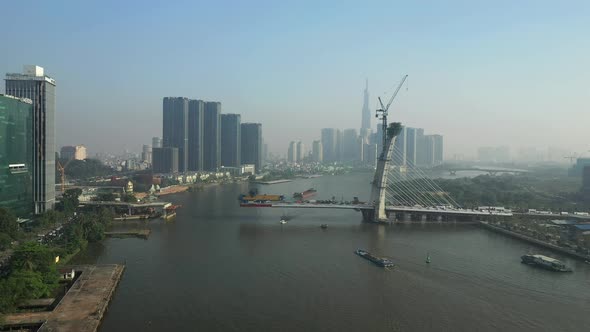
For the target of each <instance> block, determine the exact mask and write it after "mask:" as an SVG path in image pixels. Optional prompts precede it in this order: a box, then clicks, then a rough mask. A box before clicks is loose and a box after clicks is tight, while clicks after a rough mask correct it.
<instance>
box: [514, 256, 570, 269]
mask: <svg viewBox="0 0 590 332" xmlns="http://www.w3.org/2000/svg"><path fill="white" fill-rule="evenodd" d="M520 259H521V260H522V263H523V264H527V265H534V266H537V267H540V268H543V269H546V270H551V271H556V272H572V269H570V268H569V267H567V266H565V264H564V263H563V262H561V261H559V260H557V259H555V258H551V257H547V256H544V255H523V256H521V257H520Z"/></svg>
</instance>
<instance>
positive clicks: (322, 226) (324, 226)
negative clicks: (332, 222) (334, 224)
mask: <svg viewBox="0 0 590 332" xmlns="http://www.w3.org/2000/svg"><path fill="white" fill-rule="evenodd" d="M320 227H321V228H322V229H326V228H328V224H321V225H320Z"/></svg>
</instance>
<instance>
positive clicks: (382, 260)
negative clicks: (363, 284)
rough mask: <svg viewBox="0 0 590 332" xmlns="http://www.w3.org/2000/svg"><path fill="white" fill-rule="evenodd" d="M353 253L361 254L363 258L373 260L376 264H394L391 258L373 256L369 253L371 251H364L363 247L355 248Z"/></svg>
mask: <svg viewBox="0 0 590 332" xmlns="http://www.w3.org/2000/svg"><path fill="white" fill-rule="evenodd" d="M354 253H355V254H357V255H359V256H361V257H362V258H364V259H367V260H369V261H371V262H373V263H374V264H375V265H377V266H381V267H394V266H395V264H394V263H393V262H392V261H391V260H389V259H388V258H382V257H376V256H373V255H371V253H369V252H368V251H365V250H363V249H357V250H356V251H355V252H354Z"/></svg>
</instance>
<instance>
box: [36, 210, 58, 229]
mask: <svg viewBox="0 0 590 332" xmlns="http://www.w3.org/2000/svg"><path fill="white" fill-rule="evenodd" d="M63 217H64V216H63V214H62V213H61V212H59V211H55V210H48V211H45V212H43V214H42V215H41V216H40V217H39V218H38V219H37V224H39V225H40V226H42V227H47V226H51V225H55V224H56V223H58V222H59V221H61V220H63Z"/></svg>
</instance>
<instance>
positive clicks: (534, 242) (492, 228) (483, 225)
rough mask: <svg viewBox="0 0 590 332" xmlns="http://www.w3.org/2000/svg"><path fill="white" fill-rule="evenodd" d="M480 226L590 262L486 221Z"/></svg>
mask: <svg viewBox="0 0 590 332" xmlns="http://www.w3.org/2000/svg"><path fill="white" fill-rule="evenodd" d="M479 225H480V226H482V227H484V228H486V229H488V230H491V231H493V232H497V233H502V234H505V235H508V236H510V237H513V238H516V239H519V240H522V241H525V242H529V243H532V244H536V245H539V246H541V247H544V248H546V249H550V250H553V251H556V252H559V253H561V254H564V255H568V256H570V257H573V258H577V259H580V260H583V261H587V260H590V256H585V255H582V254H579V253H577V252H575V251H573V250H569V249H566V248H562V247H559V246H556V245H554V244H551V243H547V242H545V241H541V240H538V239H534V238H532V237H529V236H526V235H523V234H520V233H516V232H513V231H509V230H507V229H504V228H501V227H498V226H494V225H491V224H489V223H487V222H485V221H479Z"/></svg>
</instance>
